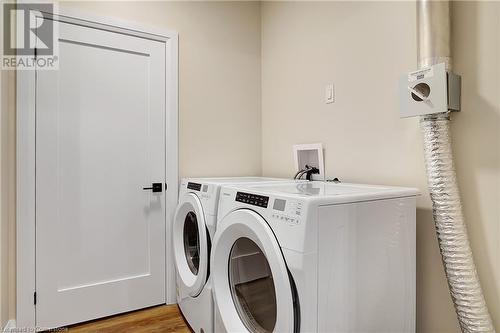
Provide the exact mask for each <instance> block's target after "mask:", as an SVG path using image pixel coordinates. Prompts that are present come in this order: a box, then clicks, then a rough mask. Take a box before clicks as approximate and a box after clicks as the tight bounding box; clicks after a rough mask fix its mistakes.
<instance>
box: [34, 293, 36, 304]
mask: <svg viewBox="0 0 500 333" xmlns="http://www.w3.org/2000/svg"><path fill="white" fill-rule="evenodd" d="M33 304H35V305H36V291H35V292H34V293H33Z"/></svg>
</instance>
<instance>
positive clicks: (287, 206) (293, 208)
mask: <svg viewBox="0 0 500 333" xmlns="http://www.w3.org/2000/svg"><path fill="white" fill-rule="evenodd" d="M301 216H302V202H300V201H295V200H285V199H280V198H275V199H274V202H273V206H272V214H271V217H273V218H274V219H276V220H278V221H280V222H284V223H288V224H291V225H296V224H299V223H300V217H301Z"/></svg>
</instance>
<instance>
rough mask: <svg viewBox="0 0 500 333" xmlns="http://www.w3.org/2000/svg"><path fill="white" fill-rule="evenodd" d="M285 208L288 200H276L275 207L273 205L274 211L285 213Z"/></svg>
mask: <svg viewBox="0 0 500 333" xmlns="http://www.w3.org/2000/svg"><path fill="white" fill-rule="evenodd" d="M285 206H286V200H283V199H274V205H273V209H274V210H279V211H280V212H284V211H285Z"/></svg>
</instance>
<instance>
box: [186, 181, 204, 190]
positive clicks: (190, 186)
mask: <svg viewBox="0 0 500 333" xmlns="http://www.w3.org/2000/svg"><path fill="white" fill-rule="evenodd" d="M187 188H188V189H190V190H195V191H199V190H201V184H198V183H191V182H189V183H188V185H187Z"/></svg>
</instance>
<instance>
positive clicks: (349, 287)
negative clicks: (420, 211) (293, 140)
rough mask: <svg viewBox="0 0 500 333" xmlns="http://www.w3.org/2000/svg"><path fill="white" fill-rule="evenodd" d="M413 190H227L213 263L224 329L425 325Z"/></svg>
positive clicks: (218, 324) (362, 331)
mask: <svg viewBox="0 0 500 333" xmlns="http://www.w3.org/2000/svg"><path fill="white" fill-rule="evenodd" d="M417 195H418V191H417V190H416V189H413V188H401V187H388V186H371V185H357V184H333V183H325V182H308V183H301V184H266V185H251V186H228V187H223V188H222V189H221V193H220V202H219V211H218V215H219V222H218V225H217V233H216V235H215V239H214V241H213V245H212V254H211V262H210V267H211V270H212V288H213V294H214V315H215V319H214V327H215V331H216V332H217V333H223V332H231V333H233V332H252V333H253V332H256V333H265V332H283V333H285V332H286V333H290V332H329V333H335V332H338V333H340V332H342V333H370V332H373V333H375V332H377V333H380V332H384V333H388V332H394V333H396V332H397V333H403V332H415V204H416V196H417Z"/></svg>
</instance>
